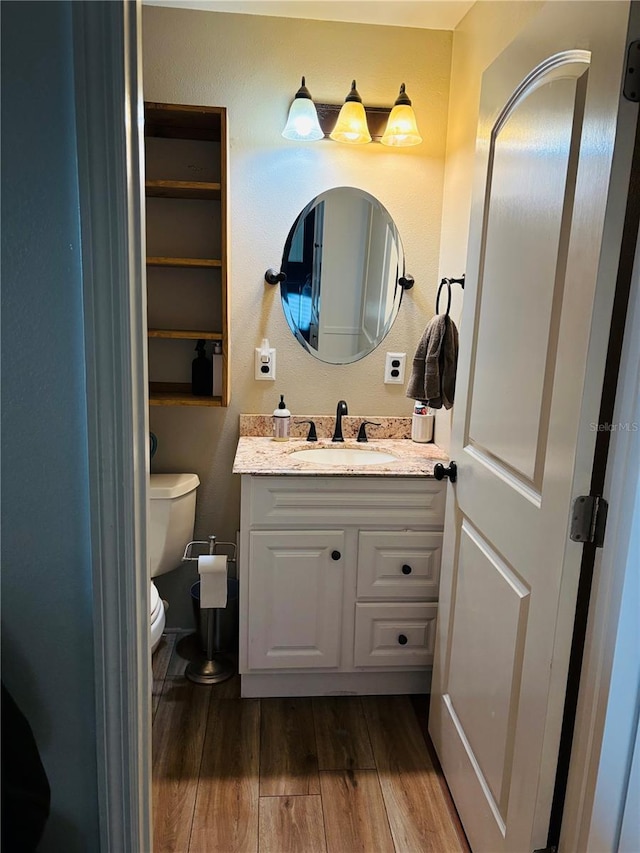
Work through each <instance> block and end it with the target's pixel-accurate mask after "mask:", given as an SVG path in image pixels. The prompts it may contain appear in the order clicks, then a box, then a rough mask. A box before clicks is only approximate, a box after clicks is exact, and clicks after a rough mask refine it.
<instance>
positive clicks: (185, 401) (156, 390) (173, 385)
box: [149, 382, 222, 406]
mask: <svg viewBox="0 0 640 853" xmlns="http://www.w3.org/2000/svg"><path fill="white" fill-rule="evenodd" d="M149 405H150V406H221V405H222V398H221V397H194V396H193V394H192V393H191V383H189V382H150V383H149Z"/></svg>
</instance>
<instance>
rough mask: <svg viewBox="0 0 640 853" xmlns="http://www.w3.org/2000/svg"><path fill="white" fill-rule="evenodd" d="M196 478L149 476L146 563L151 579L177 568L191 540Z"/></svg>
mask: <svg viewBox="0 0 640 853" xmlns="http://www.w3.org/2000/svg"><path fill="white" fill-rule="evenodd" d="M199 485H200V480H199V479H198V476H197V474H151V477H150V483H149V535H148V547H149V563H150V567H151V577H152V578H155V577H157V576H158V575H163V574H165V572H170V571H171V570H172V569H175V568H176V567H177V566H179V565H180V563H181V561H182V556H183V554H184V549H185V545H186V544H187V542H190V541H191V540H192V539H193V525H194V522H195V517H196V489H197V488H198V486H199Z"/></svg>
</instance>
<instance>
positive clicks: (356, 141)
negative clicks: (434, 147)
mask: <svg viewBox="0 0 640 853" xmlns="http://www.w3.org/2000/svg"><path fill="white" fill-rule="evenodd" d="M282 135H283V136H284V138H285V139H290V140H293V141H295V142H315V141H317V140H319V139H323V138H325V137H327V136H328V137H329V138H330V139H333V140H334V141H335V142H344V143H347V144H348V145H364V144H366V143H367V142H382V144H383V145H388V146H390V147H395V148H403V147H408V146H410V145H419V144H420V143H421V142H422V137H421V136H420V132H419V131H418V126H417V122H416V116H415V113H414V111H413V107H412V106H411V100H410V99H409V97H408V95H407V93H406V91H405V84H404V83H403V84H402V85H401V86H400V94H399V95H398V97H397V98H396V101H395V104H394V106H393V109H390V108H389V107H365V106H364V105H363V103H362V98H361V97H360V95H359V93H358V90H357V89H356V81H355V80H354V81H353V82H352V83H351V90H350V91H349V94H348V95H347V97H346V99H345V101H344V104H342V106H340V105H338V104H314V102H313V100H312V98H311V94H310V93H309V90H308V89H307V87H306V85H305V79H304V77H303V78H302V85H301V86H300V88H299V89H298V91H297V92H296V95H295V98H294V99H293V102H292V104H291V107H290V109H289V116H288V119H287V124H286V126H285V128H284V130H283V131H282Z"/></svg>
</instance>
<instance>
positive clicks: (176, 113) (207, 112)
mask: <svg viewBox="0 0 640 853" xmlns="http://www.w3.org/2000/svg"><path fill="white" fill-rule="evenodd" d="M222 113H223V108H222V107H198V106H188V105H186V104H157V103H152V102H149V101H147V102H145V105H144V135H145V136H162V137H165V138H168V139H208V140H212V141H216V142H217V141H219V140H220V128H221V118H220V117H221V115H222Z"/></svg>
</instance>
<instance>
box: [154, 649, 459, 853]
mask: <svg viewBox="0 0 640 853" xmlns="http://www.w3.org/2000/svg"><path fill="white" fill-rule="evenodd" d="M175 639H176V635H173V636H172V635H170V634H168V635H166V637H165V638H163V641H162V643H161V645H160V647H159V648H158V651H157V652H156V655H154V660H153V685H154V690H153V694H154V717H153V747H154V750H153V811H154V853H165V851H167V852H168V851H172V853H356V851H358V853H428V851H434V853H435V852H436V851H437V853H468V852H469V846H468V844H467V842H466V839H465V837H464V833H463V831H462V828H461V826H460V823H459V820H458V819H457V816H456V813H455V809H454V808H453V805H452V803H451V799H450V797H449V795H448V792H447V789H446V785H445V784H444V781H443V778H442V775H441V771H440V770H439V768H438V767H437V761H436V762H435V764H434V758H433V757H432V756H433V755H434V754H433V752H432V747H429V745H428V742H427V740H426V735H425V731H426V729H425V723H424V720H423V719H419V717H424V712H425V704H424V702H420V701H414V702H413V703H412V701H411V698H410V697H407V696H393V697H389V696H371V697H369V696H368V697H362V698H360V697H326V698H325V697H323V698H314V699H261V700H260V699H240V678H239V676H235V677H234V678H232V679H230V680H229V681H226V682H223V683H222V684H219V685H213V686H211V687H203V686H200V685H195V684H191V683H190V682H188V681H187V680H186V679H185V678H184V675H183V673H184V666H185V664H186V660H185V658H184V655H186V654H189V648H190V647H189V643H188V642H187V643H185V642H184V641H180V642H176V641H175Z"/></svg>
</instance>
